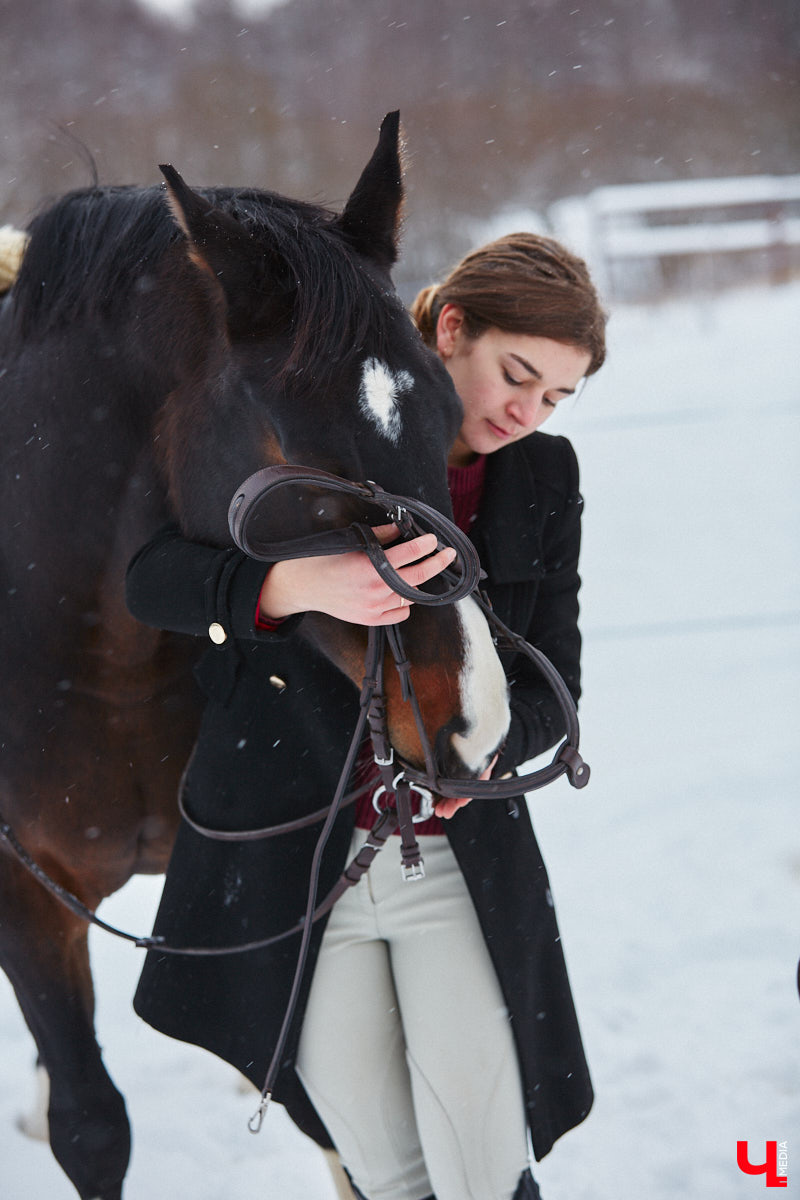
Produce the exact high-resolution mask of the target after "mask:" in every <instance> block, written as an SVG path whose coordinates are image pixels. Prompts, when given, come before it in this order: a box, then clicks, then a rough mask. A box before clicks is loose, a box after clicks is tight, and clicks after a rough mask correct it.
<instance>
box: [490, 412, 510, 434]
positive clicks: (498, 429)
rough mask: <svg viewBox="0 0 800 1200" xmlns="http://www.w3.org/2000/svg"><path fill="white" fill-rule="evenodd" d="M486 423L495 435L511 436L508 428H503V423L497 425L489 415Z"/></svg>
mask: <svg viewBox="0 0 800 1200" xmlns="http://www.w3.org/2000/svg"><path fill="white" fill-rule="evenodd" d="M486 424H487V425H488V426H489V428H490V429H491V431H492V433H493V434H494V435H495V437H500V438H509V437H511V433H510V432H509V431H508V430H505V429H503V427H502V426H501V425H495V423H494V421H490V420H489V418H488V417H487V418H486Z"/></svg>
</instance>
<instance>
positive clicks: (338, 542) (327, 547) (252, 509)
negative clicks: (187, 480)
mask: <svg viewBox="0 0 800 1200" xmlns="http://www.w3.org/2000/svg"><path fill="white" fill-rule="evenodd" d="M297 483H304V484H308V483H311V484H314V485H315V486H317V487H319V488H320V489H322V490H329V491H332V492H337V493H343V494H345V495H348V496H351V497H355V498H358V499H361V500H365V501H369V502H370V503H371V504H373V505H375V506H376V507H377V508H380V509H381V510H382V511H383V513H385V515H386V516H387V517H388V519H389V520H390V521H393V522H394V523H395V524H396V525H397V526H398V528H399V529H400V532H401V536H402V537H403V538H404V539H408V538H412V537H417V536H418V535H419V534H421V533H435V534H436V537H437V539H438V542H439V544H440V546H441V545H447V546H452V547H453V548H454V549H455V551H456V559H455V561H454V563H453V565H452V566H450V567H448V568H447V569H446V570H445V571H443V572H442V573H441V576H440V578H442V579H443V581H444V588H443V590H442V591H441V592H438V593H434V592H429V591H425V590H423V589H422V588H417V587H412V586H410V585H409V584H407V583H406V582H405V581H404V580H403V579H402V577H401V576H400V575H399V574H398V573H397V571H395V569H394V568H393V567H392V565H391V563H390V562H389V560H388V559H387V557H386V551H385V549H384V547H383V546H382V545H381V543H380V542H379V541H378V539H377V537H376V536H375V533H374V531H373V530H372V528H371V526H369V525H366V524H364V523H363V522H357V521H356V522H353V523H351V524H350V525H348V526H347V527H346V528H344V529H330V530H323V531H321V532H319V533H314V534H309V535H307V536H305V537H300V538H292V539H289V540H286V541H267V540H264V539H263V538H259V537H258V535H257V533H254V532H253V527H254V526H255V525H256V524H257V517H258V511H259V507H260V506H261V505H262V504H264V503H266V502H268V501H269V500H270V499H272V498H273V497H274V495H275V494H276V493H277V492H278V491H279V490H280V489H281V488H282V487H286V486H287V485H290V484H297ZM228 523H229V526H230V530H231V535H232V536H233V539H234V541H235V542H236V544H237V545H238V546H239V548H240V549H241V550H243V551H244V553H245V554H247V555H248V556H249V557H250V558H255V559H260V560H261V561H263V562H277V561H278V560H280V559H287V558H302V557H313V556H317V555H325V554H345V553H347V552H349V551H352V550H362V551H364V552H365V553H366V554H367V555H368V557H369V559H370V561H371V562H372V564H373V566H374V567H375V569H376V570H377V571H378V573H379V574H380V575H381V576H382V577H383V578H384V579H385V580H386V582H387V583H388V584H389V586H390V587H391V588H392V590H393V591H395V592H397V593H398V595H400V596H403V597H404V598H406V599H408V600H413V601H414V602H415V603H416V604H423V605H429V606H434V605H435V606H440V605H444V604H452V603H454V602H455V601H456V600H462V599H464V597H466V596H472V598H473V600H474V601H475V603H476V604H477V605H478V606H479V607H480V608H481V610H482V611H483V613H484V615H485V617H486V619H487V621H488V622H489V625H490V626H492V627H493V628H494V632H495V644H496V646H497V648H498V649H513V650H515V651H517V652H518V653H521V654H523V655H526V656H527V657H528V658H530V659H531V660H532V661H533V662H534V663H535V665H536V667H537V668H538V669H539V671H540V672H541V674H542V676H543V677H544V679H545V681H546V683H547V684H548V685H549V686H550V688H551V689H552V691H553V693H554V694H555V697H556V700H557V701H558V705H559V707H560V709H561V713H562V716H563V718H564V723H565V728H566V736H565V739H564V742H563V743H562V744H561V745H560V746H559V748H558V750H557V751H556V753H555V756H554V757H553V760H552V761H551V762H550V763H549V764H548V765H547V766H545V767H540V768H539V769H538V770H536V771H531V772H530V773H528V774H527V775H521V776H513V777H511V778H508V779H485V780H480V779H476V780H469V781H465V780H463V779H459V780H454V779H444V778H442V777H441V776H440V775H439V774H438V773H437V771H436V766H435V762H434V756H433V751H432V748H431V745H430V740H429V738H428V736H427V732H426V730H425V727H424V723H423V721H422V718H421V715H420V712H419V706H418V704H417V701H416V697H415V694H414V689H413V684H412V681H411V676H410V663H409V662H408V660H407V658H406V655H405V651H404V648H403V639H402V633H401V630H400V627H399V626H398V625H387V626H380V627H374V628H372V629H370V634H371V636H372V637H373V638H377V639H378V640H380V639H381V637H384V638H385V640H386V643H387V644H388V647H389V649H390V650H391V653H392V656H393V658H394V662H395V666H396V668H397V670H398V672H399V674H400V678H401V681H402V688H403V699H404V700H408V701H410V703H411V704H412V706H413V710H414V717H415V721H416V724H417V732H418V734H419V738H420V742H421V744H422V748H423V754H424V758H425V771H420V770H419V769H418V768H415V767H412V766H411V765H409V764H408V763H404V762H402V761H400V760H398V762H399V769H400V771H401V772H402V774H403V776H404V777H405V778H406V779H407V780H409V781H410V782H411V783H412V784H419V785H420V786H421V787H424V788H426V789H428V790H429V791H431V792H434V793H436V794H438V795H440V796H444V797H448V796H449V797H459V796H469V797H470V798H472V799H494V800H500V799H510V798H513V797H515V796H519V795H520V794H521V793H524V792H530V791H535V790H536V789H537V788H540V787H544V786H545V785H546V784H548V783H552V782H553V781H554V780H555V779H558V778H559V776H561V775H564V774H566V775H567V778H568V779H569V782H570V783H571V784H572V786H573V787H577V788H581V787H584V786H585V785H586V784H587V783H588V782H589V767H588V766H587V764H586V763H585V762H584V761H583V759H582V758H581V756H580V754H579V752H578V746H579V743H580V727H579V725H578V715H577V712H576V709H575V704H574V702H573V699H572V696H571V695H570V693H569V690H568V689H567V686H566V684H565V683H564V681H563V679H562V678H561V676H560V675H559V674H558V672H557V671H556V669H555V667H554V666H553V665H552V663H551V662H550V661H549V659H548V658H546V656H545V655H544V654H542V653H541V651H539V650H537V649H536V648H535V647H533V646H531V645H530V644H529V643H528V642H526V641H525V639H524V638H522V637H520V636H519V635H518V634H516V633H514V632H513V631H512V630H510V629H509V628H508V627H507V626H506V625H504V624H503V622H502V621H501V620H500V618H499V617H498V616H497V615H496V614H495V613H494V611H493V610H492V607H491V604H490V603H489V600H488V598H487V597H486V596H485V595H483V594H482V593H481V591H480V588H479V584H480V581H481V579H482V577H483V572H482V571H481V566H480V562H479V560H478V555H477V552H476V550H475V547H474V546H473V545H472V542H471V541H470V540H469V538H468V537H467V536H466V534H465V533H463V532H462V531H461V530H460V529H459V528H458V526H456V525H454V524H453V522H452V521H450V520H448V519H447V517H444V516H443V515H442V514H441V513H440V512H437V510H436V509H434V508H431V507H430V505H428V504H425V503H424V502H423V501H421V500H414V499H411V498H410V497H407V496H395V495H392V494H391V493H390V492H385V491H384V490H383V489H382V488H380V487H379V486H378V485H377V484H374V483H372V482H369V481H368V482H366V483H351V482H350V481H349V480H347V479H342V478H340V477H339V476H338V475H331V474H329V473H328V472H327V471H319V470H315V469H313V468H310V467H295V466H288V465H280V466H273V467H265V468H263V469H262V470H260V471H256V472H255V474H253V475H251V476H250V477H249V478H248V479H246V480H245V482H244V483H243V484H242V486H241V487H240V488H239V489H238V490H237V492H236V494H235V495H234V498H233V500H232V502H231V505H230V509H229V512H228ZM372 655H373V651H372V649H371V648H368V651H367V663H368V665H369V663H370V661H371V658H372ZM367 674H368V672H367ZM380 690H382V689H380ZM377 707H378V705H377V703H376V710H377ZM370 733H371V735H372V739H373V748H374V749H375V751H376V761H378V765H379V766H381V765H389V766H391V765H392V764H393V762H394V756H393V752H392V750H391V746H390V743H389V737H388V730H387V727H386V720H385V714H384V715H383V716H382V717H379V716H378V715H377V712H376V714H375V716H374V719H371V720H370ZM376 741H377V744H376ZM383 759H387V760H388V763H387V764H384V763H383V762H381V761H380V760H383ZM390 782H391V780H390ZM386 783H387V781H386V778H384V785H386ZM387 790H391V789H390V788H389V787H388V786H387Z"/></svg>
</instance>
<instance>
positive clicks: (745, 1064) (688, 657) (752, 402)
mask: <svg viewBox="0 0 800 1200" xmlns="http://www.w3.org/2000/svg"><path fill="white" fill-rule="evenodd" d="M799 311H800V288H798V287H797V286H786V287H784V288H776V289H771V290H767V289H764V290H755V289H754V290H752V291H743V292H740V293H737V294H732V295H726V296H720V297H716V298H706V299H703V300H702V301H701V300H698V301H693V302H686V303H682V304H674V305H665V306H662V307H656V308H649V309H645V308H641V309H638V310H637V309H625V308H620V309H618V310H617V311H616V312H615V314H614V317H613V320H612V325H611V354H610V359H609V362H608V364H607V366H606V367H605V368H604V369H603V371H602V372H601V374H600V375H599V376H598V377H597V378H596V379H594V380H590V381H589V384H588V386H587V388H586V389H585V390H584V392H583V393H582V394H581V396H580V397H579V398H578V399H577V400H574V401H567V402H562V405H561V406H560V407H559V411H558V412H557V414H556V416H555V417H554V418H553V420H552V423H551V426H550V428H551V429H552V431H553V432H562V433H565V434H566V435H567V436H569V437H570V438H571V439H572V440H573V442H574V444H575V446H576V448H577V450H578V454H579V458H580V461H581V466H582V481H583V490H584V493H585V495H586V497H587V506H586V519H585V549H584V559H583V576H584V581H585V582H584V591H583V613H584V618H583V628H584V634H585V698H584V701H583V703H582V706H581V722H582V731H583V736H582V745H581V749H582V751H583V752H584V753H585V755H586V758H587V761H588V762H589V763H590V764H591V767H592V780H591V783H590V785H589V786H588V787H587V788H586V789H585V790H583V791H573V790H572V789H571V788H569V786H568V785H567V784H566V783H565V782H564V781H559V782H558V783H557V784H555V785H553V786H552V787H550V788H548V789H546V790H544V791H541V792H538V793H536V794H535V795H533V796H532V797H531V807H532V810H533V813H534V820H535V823H536V826H537V830H538V833H539V837H540V840H541V842H542V845H543V849H544V854H545V859H546V861H547V862H548V866H549V870H550V875H551V881H552V884H553V890H554V893H555V898H556V906H557V911H558V914H559V921H560V924H561V930H562V934H563V938H564V946H565V950H566V954H567V960H568V964H569V968H570V973H571V977H572V982H573V987H574V991H575V994H576V1000H577V1005H578V1012H579V1016H580V1019H581V1024H582V1029H583V1033H584V1039H585V1042H586V1047H587V1053H588V1056H589V1060H590V1064H591V1067H592V1072H593V1077H594V1082H595V1088H596V1092H597V1100H596V1104H595V1107H594V1110H593V1111H592V1113H591V1114H590V1116H589V1118H588V1120H587V1121H586V1122H585V1123H584V1124H583V1125H582V1126H580V1127H579V1128H578V1129H576V1130H573V1131H572V1132H571V1133H569V1134H568V1135H567V1136H566V1137H565V1138H564V1139H562V1140H561V1141H560V1142H558V1143H557V1144H556V1147H555V1148H554V1150H553V1152H552V1153H551V1154H550V1156H549V1157H548V1158H547V1159H545V1160H544V1162H542V1163H540V1164H538V1165H537V1166H536V1168H535V1174H536V1176H537V1178H538V1179H539V1181H540V1183H541V1186H542V1192H543V1195H544V1197H545V1200H639V1198H640V1197H642V1196H645V1197H647V1200H678V1198H680V1200H748V1198H749V1197H752V1196H755V1195H758V1194H759V1193H760V1192H761V1189H762V1188H763V1187H764V1179H763V1177H760V1178H759V1177H750V1176H746V1175H744V1174H742V1173H741V1172H740V1171H739V1170H738V1169H737V1166H736V1142H737V1140H747V1141H748V1142H749V1146H750V1160H751V1162H763V1161H764V1151H765V1142H766V1141H767V1140H776V1141H779V1142H780V1141H788V1176H789V1186H788V1188H786V1189H785V1190H783V1191H782V1193H781V1194H782V1195H785V1196H787V1197H791V1196H792V1195H797V1196H800V1137H799V1136H798V1133H797V1131H798V1129H800V1121H799V1118H800V1061H799V1060H800V1049H799V1048H798V1032H797V1031H798V1017H799V1016H800V1011H798V995H797V987H796V982H795V971H796V965H797V957H798V954H799V953H800V938H798V935H797V925H798V922H797V916H798V908H799V905H798V902H799V901H800V831H799V830H798V824H799V823H798V820H797V799H796V796H797V784H796V781H795V782H793V779H794V778H795V774H796V772H795V770H794V759H795V755H796V743H797V734H796V730H797V727H798V717H800V713H799V712H798V689H797V677H798V665H799V664H800V631H799V628H798V627H799V625H800V622H799V621H798V618H799V617H800V596H798V585H797V571H796V565H795V563H796V554H797V548H798V547H797V530H798V528H800V519H798V518H800V513H799V512H798V507H800V501H799V499H798V488H797V484H796V479H797V470H798V468H797V464H798V462H800V455H798V449H800V447H799V446H798V442H800V437H799V436H798V434H799V433H800V430H799V428H798V424H799V423H798V415H799V410H800V404H798V383H797V379H798V366H799V365H800V364H798V361H797V359H798V351H797V344H798V339H797V334H796V329H797V313H798V312H799ZM159 888H160V881H158V880H152V879H136V880H133V881H132V882H131V883H130V884H129V885H128V886H126V887H125V888H124V889H123V890H122V892H120V893H119V894H118V895H117V896H115V897H113V898H112V899H111V900H109V901H108V902H106V904H105V905H104V906H103V910H102V915H103V916H104V917H105V919H106V920H110V921H112V922H117V923H120V924H122V925H123V927H125V928H128V929H134V930H136V931H137V932H138V931H147V930H149V927H150V922H151V920H152V915H153V912H154V908H155V905H156V902H157V896H158V892H159ZM92 951H93V957H94V963H95V974H96V978H97V981H98V1013H97V1025H98V1030H99V1036H100V1041H101V1043H102V1045H103V1047H104V1051H105V1057H106V1061H107V1064H108V1066H109V1068H110V1070H111V1072H112V1075H113V1077H114V1078H115V1080H116V1082H117V1084H118V1085H119V1087H120V1088H121V1090H122V1091H123V1092H124V1094H125V1096H126V1098H127V1101H128V1106H129V1111H130V1114H131V1117H132V1122H133V1127H134V1138H135V1141H134V1153H133V1159H132V1164H131V1169H130V1173H129V1177H128V1184H127V1189H126V1198H127V1200H152V1198H153V1197H161V1196H170V1197H176V1200H180V1198H181V1197H184V1196H185V1197H189V1196H191V1197H192V1200H229V1198H230V1197H231V1196H236V1197H237V1200H248V1198H250V1197H252V1198H253V1200H255V1198H256V1197H258V1198H259V1200H264V1198H265V1197H267V1198H272V1197H274V1198H275V1200H308V1197H314V1198H315V1200H334V1196H335V1192H334V1190H333V1187H332V1185H331V1184H330V1182H329V1177H328V1175H327V1170H326V1168H325V1166H324V1164H323V1162H322V1159H321V1156H320V1155H319V1153H318V1151H317V1150H316V1148H315V1147H314V1146H313V1145H312V1144H311V1143H309V1142H308V1141H307V1140H306V1139H305V1138H304V1137H303V1136H302V1135H301V1134H299V1133H298V1132H297V1131H296V1130H295V1129H294V1128H293V1127H292V1126H291V1124H290V1123H289V1122H288V1120H287V1119H286V1118H285V1116H284V1114H283V1112H282V1110H281V1109H280V1108H279V1107H277V1106H273V1107H272V1108H271V1109H270V1110H269V1112H268V1115H267V1119H266V1121H265V1124H264V1128H263V1130H262V1132H261V1134H259V1135H258V1136H257V1137H254V1136H253V1135H251V1134H250V1133H249V1132H248V1130H247V1119H248V1117H249V1116H250V1115H251V1113H252V1112H253V1111H254V1109H255V1107H256V1097H255V1094H254V1093H252V1092H250V1093H248V1094H242V1093H241V1092H240V1091H238V1090H237V1079H236V1077H235V1075H234V1073H233V1072H231V1071H230V1069H229V1068H227V1067H226V1066H224V1065H223V1064H221V1063H219V1062H217V1061H216V1060H214V1059H213V1058H212V1057H211V1056H209V1055H207V1054H205V1053H204V1052H202V1051H199V1050H196V1049H193V1048H190V1047H188V1046H183V1045H181V1044H179V1043H176V1042H172V1041H170V1040H169V1039H166V1038H163V1037H160V1036H159V1035H157V1034H156V1033H154V1032H153V1031H152V1030H150V1029H149V1028H148V1027H146V1026H145V1025H144V1024H143V1023H142V1022H140V1021H139V1020H138V1019H137V1018H136V1017H135V1016H134V1014H133V1012H132V1011H131V1008H130V997H131V995H132V992H133V988H134V984H135V979H136V976H137V972H138V969H139V965H140V961H141V960H140V958H139V954H140V952H139V951H137V950H136V949H134V948H133V947H131V946H130V945H128V944H124V943H121V942H118V941H116V940H114V939H112V938H110V937H109V936H108V935H106V934H103V933H101V932H98V933H95V931H93V932H92ZM0 1062H2V1064H3V1070H2V1073H1V1074H0V1156H1V1157H2V1163H3V1168H2V1195H3V1197H4V1200H44V1198H46V1200H73V1198H74V1192H73V1190H72V1188H71V1186H70V1185H69V1184H68V1183H67V1181H66V1178H65V1177H64V1176H63V1175H62V1173H61V1172H60V1170H59V1168H58V1167H57V1166H56V1165H55V1163H54V1161H53V1159H52V1158H51V1156H50V1153H49V1150H48V1149H47V1147H46V1146H44V1145H41V1144H37V1143H34V1142H31V1141H29V1140H27V1139H26V1138H24V1137H23V1136H22V1135H21V1134H20V1133H18V1131H17V1130H16V1128H15V1126H14V1121H15V1118H16V1115H17V1113H18V1112H19V1110H20V1109H21V1108H22V1107H25V1106H26V1104H27V1101H28V1097H32V1095H33V1075H32V1063H33V1046H32V1042H31V1040H30V1038H29V1036H28V1034H27V1032H26V1030H25V1027H24V1025H23V1022H22V1019H21V1017H20V1015H19V1011H18V1009H17V1008H16V1005H15V1003H14V1000H13V996H12V993H11V989H10V987H9V986H8V984H7V983H6V981H5V979H4V977H0Z"/></svg>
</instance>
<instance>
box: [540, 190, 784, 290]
mask: <svg viewBox="0 0 800 1200" xmlns="http://www.w3.org/2000/svg"><path fill="white" fill-rule="evenodd" d="M548 218H549V220H550V222H551V224H552V226H553V229H554V232H555V234H556V236H557V237H559V238H560V239H561V240H563V241H565V242H567V243H568V244H569V245H571V246H572V247H573V248H574V249H575V250H577V252H578V253H580V254H582V255H583V256H584V257H585V258H586V259H587V261H588V262H589V263H590V265H591V267H592V269H593V272H594V275H595V277H596V278H597V280H598V282H599V284H600V286H601V288H602V289H603V291H604V292H605V293H606V294H607V295H610V296H622V297H623V298H627V295H628V294H629V293H631V292H634V293H635V292H636V291H637V290H639V291H641V290H642V289H644V290H652V289H653V288H656V289H657V288H658V287H659V286H661V287H662V288H663V287H664V285H665V282H666V279H667V276H669V277H670V278H671V279H672V280H673V281H674V279H676V278H678V272H677V271H676V270H675V267H674V262H675V260H678V259H684V258H685V259H687V260H692V259H694V260H697V259H701V258H702V259H706V260H708V259H709V257H710V256H715V255H727V256H730V255H733V254H739V255H744V254H749V255H750V258H751V261H748V262H747V264H746V265H745V266H744V267H742V266H741V265H740V266H739V267H738V271H739V273H740V274H742V273H743V274H744V275H745V277H746V276H747V274H748V273H760V274H761V275H763V274H764V273H765V272H766V273H767V274H769V275H771V276H773V277H775V276H780V275H783V274H786V273H787V272H788V271H789V270H790V269H791V268H792V267H793V266H797V267H800V254H798V253H797V250H796V248H800V175H756V176H734V177H729V178H724V179H695V180H675V181H671V182H666V183H649V184H631V185H623V186H619V187H600V188H596V189H595V190H594V191H593V192H590V193H589V194H588V195H586V196H577V197H575V196H573V197H568V198H566V199H564V200H559V201H557V202H556V203H555V204H553V205H551V207H550V209H549V210H548ZM758 252H760V259H759V261H757V262H756V261H752V260H753V259H754V255H755V254H756V253H758ZM670 260H672V264H673V265H672V267H671V269H670ZM709 270H711V268H709V269H708V270H706V272H705V276H706V277H708V275H709ZM717 274H718V275H720V274H723V275H725V274H729V275H731V274H734V272H733V270H732V269H731V268H729V269H728V271H727V272H725V271H720V268H719V267H718V268H717ZM697 276H698V271H697V263H696V262H695V263H694V264H692V267H691V268H687V270H685V271H684V277H690V278H693V279H696V278H697Z"/></svg>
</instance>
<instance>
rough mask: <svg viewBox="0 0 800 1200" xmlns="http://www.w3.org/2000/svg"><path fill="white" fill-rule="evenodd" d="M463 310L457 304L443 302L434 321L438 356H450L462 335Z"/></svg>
mask: <svg viewBox="0 0 800 1200" xmlns="http://www.w3.org/2000/svg"><path fill="white" fill-rule="evenodd" d="M463 325H464V310H463V308H461V307H460V305H458V304H443V305H442V309H441V312H440V313H439V318H438V320H437V322H436V349H437V350H438V352H439V356H440V358H444V359H447V358H450V356H451V355H452V353H453V351H454V350H455V348H456V343H457V342H458V339H459V337H460V336H462V328H463Z"/></svg>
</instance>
